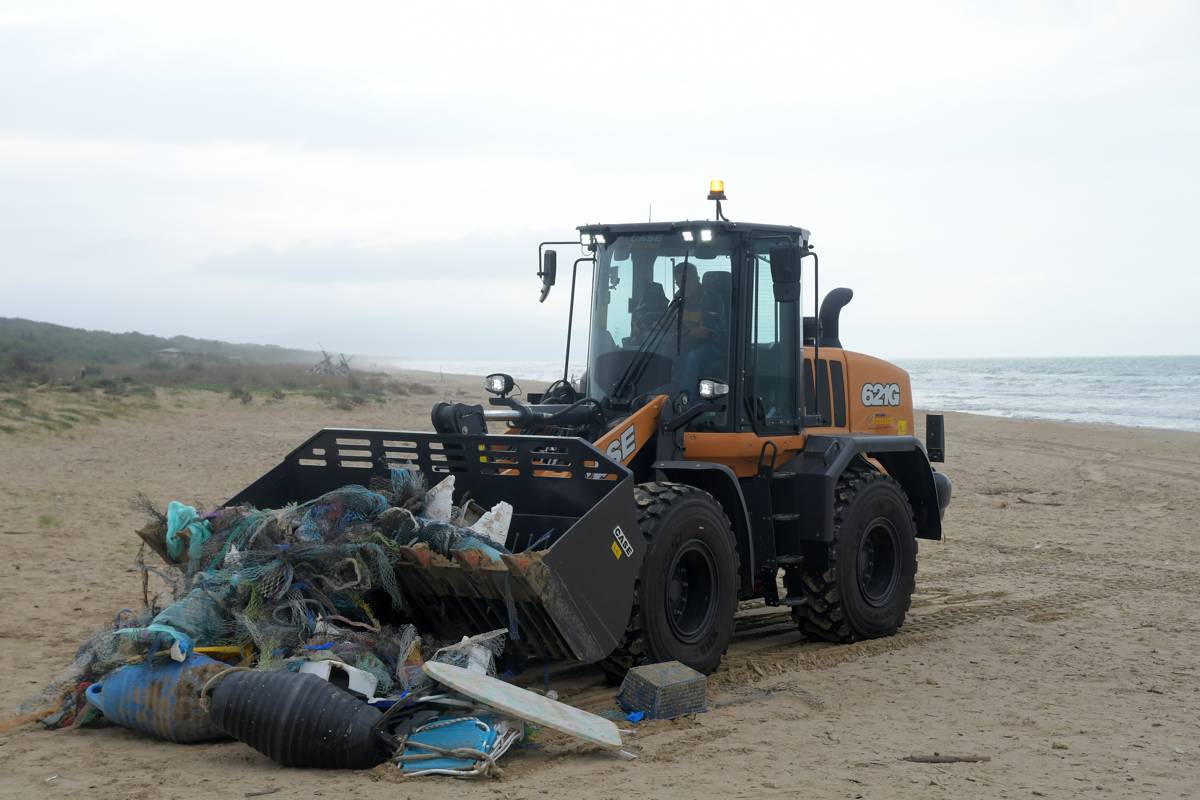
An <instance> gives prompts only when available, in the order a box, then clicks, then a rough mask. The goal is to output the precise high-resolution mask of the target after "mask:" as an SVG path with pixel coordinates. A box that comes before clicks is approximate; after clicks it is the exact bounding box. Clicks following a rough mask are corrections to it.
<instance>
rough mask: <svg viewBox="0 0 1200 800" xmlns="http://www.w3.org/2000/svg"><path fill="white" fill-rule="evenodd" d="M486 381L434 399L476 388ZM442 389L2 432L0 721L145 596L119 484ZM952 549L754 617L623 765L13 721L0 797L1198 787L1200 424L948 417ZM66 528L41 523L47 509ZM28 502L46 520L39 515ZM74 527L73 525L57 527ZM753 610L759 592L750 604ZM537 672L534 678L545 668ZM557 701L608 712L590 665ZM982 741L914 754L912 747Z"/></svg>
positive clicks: (180, 486)
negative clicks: (168, 739)
mask: <svg viewBox="0 0 1200 800" xmlns="http://www.w3.org/2000/svg"><path fill="white" fill-rule="evenodd" d="M478 386H479V382H478V379H476V378H461V379H460V378H443V379H442V380H441V383H440V384H438V389H439V394H442V395H445V396H447V397H449V398H450V399H463V398H467V397H475V396H477V394H478V390H477V387H478ZM437 399H439V397H438V396H434V397H412V398H399V399H395V400H389V401H388V403H387V404H384V405H377V404H370V405H368V406H365V407H362V408H358V409H355V410H354V411H350V412H346V411H337V410H333V409H330V408H327V407H325V406H324V405H322V404H321V403H320V402H318V401H317V400H315V399H312V398H305V397H299V396H289V397H288V398H287V399H286V400H285V401H283V402H282V403H280V404H277V405H264V404H263V403H262V402H261V401H257V402H255V403H253V404H251V405H246V406H243V405H241V404H240V403H238V402H236V401H232V400H228V399H226V398H225V397H224V396H222V395H218V394H215V393H201V392H192V393H180V394H167V393H165V392H160V394H159V401H158V402H159V406H160V408H158V409H157V410H141V411H138V412H137V413H135V414H129V415H123V416H120V417H117V418H114V419H106V420H102V421H100V422H97V423H94V424H87V425H81V426H79V427H77V428H74V429H72V430H71V431H68V432H65V433H58V434H44V435H38V434H34V433H18V434H13V435H3V436H0V554H2V555H0V717H3V716H6V715H7V714H8V713H9V712H10V711H12V710H14V709H15V706H16V705H17V704H18V703H19V702H20V701H22V700H23V699H25V698H26V697H27V696H29V695H30V694H31V693H33V692H35V691H37V690H38V689H39V688H40V687H42V686H44V685H45V684H46V682H47V681H48V680H49V679H51V678H52V677H53V676H54V675H56V674H57V673H59V672H60V671H61V670H62V669H63V668H65V667H66V665H67V664H68V663H69V662H70V660H71V658H72V655H73V652H74V649H75V647H76V646H77V644H78V643H79V642H80V641H81V640H82V639H84V638H85V637H86V636H88V635H89V634H90V633H92V632H93V631H94V630H96V629H97V628H99V627H101V626H103V625H105V624H106V623H107V622H108V621H109V620H111V619H112V616H113V614H114V612H116V611H117V610H119V609H121V608H124V607H131V606H136V605H138V604H139V603H140V601H141V585H140V579H139V575H138V573H137V571H136V570H135V568H134V566H133V560H134V557H135V555H136V552H137V549H138V544H139V540H138V539H137V537H136V536H135V535H134V533H133V531H134V529H135V528H137V527H138V526H140V524H141V523H142V518H141V516H140V514H139V512H137V511H136V510H134V509H133V508H132V507H131V503H130V499H131V498H132V497H133V496H134V495H135V494H136V493H138V492H145V493H146V494H147V495H148V496H149V497H150V498H151V499H153V500H154V501H155V502H156V503H157V504H159V505H165V504H166V502H167V501H168V500H170V499H182V500H186V501H192V502H199V503H203V504H206V505H208V506H210V507H211V506H214V505H217V504H219V503H220V502H221V501H223V500H224V499H226V498H227V497H228V496H230V495H231V494H233V493H234V492H236V491H237V490H239V489H241V488H242V487H243V486H245V485H246V484H248V483H249V482H250V481H251V480H253V479H254V478H256V477H257V476H258V475H260V474H261V473H262V472H264V471H266V470H267V469H268V468H270V467H271V466H273V465H274V464H275V463H277V462H278V461H279V460H280V459H281V457H282V456H283V455H284V454H286V453H287V452H288V451H289V450H291V449H292V448H293V447H295V446H296V445H297V444H299V443H300V442H301V441H303V440H304V439H305V438H306V437H307V436H308V435H310V434H311V433H312V432H313V431H315V430H316V429H317V428H319V427H321V426H326V425H331V426H332V425H340V426H348V427H395V428H413V427H415V428H421V429H425V428H427V427H428V411H429V406H430V404H431V402H432V401H434V400H437ZM946 431H947V434H946V436H947V454H948V455H947V458H948V460H947V462H946V464H945V466H944V469H945V471H946V472H947V473H948V474H949V475H950V476H951V477H952V478H953V480H954V499H953V502H952V503H951V506H950V510H949V512H948V513H947V516H946V520H945V528H946V534H947V535H946V541H944V542H940V543H939V542H921V552H920V571H919V574H918V578H917V595H916V597H915V599H914V602H913V608H912V612H911V614H910V616H909V618H908V621H907V623H906V624H905V626H904V628H903V630H902V631H901V632H900V634H898V635H897V636H894V637H891V638H888V639H880V640H874V641H868V642H862V643H859V644H854V645H846V646H830V645H823V644H812V643H804V642H802V641H801V637H800V636H799V634H798V633H797V632H796V631H795V629H794V628H793V626H792V625H791V624H790V622H789V621H788V618H787V617H786V616H784V615H781V614H780V613H779V612H778V611H776V610H772V609H763V608H761V607H758V608H755V607H747V608H746V609H745V610H744V611H743V612H742V618H741V619H740V621H739V630H738V633H737V634H736V638H735V641H734V643H733V645H732V647H731V649H730V651H729V653H728V654H727V656H726V659H725V662H724V664H723V666H722V669H721V670H720V671H719V672H718V673H717V674H716V675H714V676H713V678H712V679H711V681H710V687H711V688H710V702H712V704H713V705H714V706H715V707H714V709H713V710H711V711H709V712H708V713H706V714H701V715H698V716H696V717H695V718H690V719H682V720H677V721H674V722H651V723H644V724H642V725H639V726H638V728H637V732H636V734H635V735H632V736H629V737H627V741H628V743H629V747H630V749H631V750H633V751H635V752H636V753H638V754H639V756H640V758H639V759H638V760H636V761H633V762H624V761H619V760H617V759H615V758H612V757H609V756H605V755H602V754H600V753H597V752H594V751H592V750H590V749H589V748H587V747H583V746H578V745H576V744H574V743H572V742H570V741H567V740H564V739H562V738H560V737H556V736H550V735H545V734H543V735H540V736H539V737H538V739H537V742H538V743H539V747H538V748H537V749H530V750H525V751H521V752H515V753H513V754H512V755H510V756H509V757H508V758H506V759H505V761H504V766H505V768H506V773H505V775H504V777H503V778H502V779H500V780H495V781H485V782H480V783H475V784H464V783H460V782H456V781H452V780H450V779H421V780H419V781H409V782H402V781H400V780H399V779H397V778H396V777H395V775H394V772H393V771H391V770H390V768H389V767H387V766H383V767H380V768H377V769H376V770H373V771H370V772H366V773H332V772H325V773H322V772H315V771H308V770H287V769H283V768H281V767H277V766H276V765H274V764H273V763H272V762H270V761H269V760H267V759H266V758H265V757H263V756H260V755H259V754H257V753H256V752H254V751H253V750H251V749H249V748H248V747H246V746H245V745H242V744H239V743H236V742H229V743H220V744H204V745H191V746H183V745H174V744H169V743H165V742H160V741H155V740H152V739H149V738H146V737H143V736H140V735H138V734H135V733H132V732H129V731H126V730H123V729H120V728H115V727H110V728H104V729H94V730H70V731H58V732H48V731H45V730H43V729H41V728H40V727H38V726H27V727H25V728H22V729H19V730H16V731H12V732H9V733H7V734H0V765H3V769H2V770H0V797H22V798H28V797H49V796H54V797H86V798H93V799H95V800H99V799H101V798H143V799H145V800H151V799H152V798H201V797H203V798H212V797H243V796H247V794H248V793H253V792H265V791H267V790H271V789H276V788H278V789H279V791H278V792H275V793H274V794H271V795H270V796H271V797H272V798H280V800H283V798H298V797H314V796H323V797H354V798H376V797H378V798H401V797H422V798H442V797H446V798H449V797H454V798H462V797H470V796H478V797H503V798H540V797H581V798H631V797H663V798H680V799H682V798H693V797H697V796H709V797H714V798H715V797H761V796H784V795H789V796H799V795H806V794H810V795H812V796H815V797H847V798H858V797H862V798H885V797H920V798H931V797H933V798H936V797H947V798H961V797H1018V798H1019V797H1052V798H1059V797H1075V796H1080V797H1084V796H1086V797H1096V796H1128V797H1186V796H1191V795H1192V794H1193V793H1195V792H1198V791H1200V789H1198V788H1197V787H1198V786H1200V737H1197V735H1196V733H1197V727H1196V726H1197V719H1200V658H1198V656H1197V653H1200V605H1198V604H1197V602H1196V594H1197V590H1200V538H1198V536H1200V532H1198V531H1197V523H1196V520H1197V519H1198V518H1200V434H1187V433H1175V432H1169V431H1157V430H1133V429H1123V428H1115V427H1097V426H1086V425H1073V424H1064V423H1049V422H1034V421H1016V420H1008V419H995V418H987V417H976V416H967V415H962V414H949V415H947V418H946ZM45 515H49V516H50V517H53V518H54V519H53V520H50V519H47V518H45ZM39 518H41V521H40V522H39ZM55 523H59V524H57V525H56V524H55ZM748 605H750V606H752V605H753V604H748ZM528 681H529V682H530V683H538V684H540V682H541V677H540V674H539V675H537V676H533V677H530V678H529V679H528ZM552 685H553V686H554V687H555V688H557V689H558V690H559V692H560V693H561V694H562V696H563V699H564V700H568V701H570V702H574V703H577V704H579V705H581V706H583V707H585V708H589V709H592V710H602V709H608V708H612V707H613V705H612V703H613V690H611V689H606V688H605V687H604V686H603V684H602V681H601V678H600V675H599V673H598V672H597V671H596V670H594V669H592V668H581V667H578V666H575V667H558V668H556V669H555V671H554V673H553V677H552ZM935 752H936V753H942V754H959V755H973V756H986V757H987V758H989V759H990V760H988V761H985V762H979V763H957V764H925V763H912V762H910V761H906V760H904V759H905V757H906V756H909V755H912V754H924V755H929V754H933V753H935Z"/></svg>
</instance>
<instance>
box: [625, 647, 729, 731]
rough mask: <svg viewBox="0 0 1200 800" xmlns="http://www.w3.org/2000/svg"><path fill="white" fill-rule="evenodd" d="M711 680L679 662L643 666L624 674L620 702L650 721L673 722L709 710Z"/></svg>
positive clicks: (627, 708) (628, 709)
mask: <svg viewBox="0 0 1200 800" xmlns="http://www.w3.org/2000/svg"><path fill="white" fill-rule="evenodd" d="M707 693H708V678H707V677H706V676H704V675H703V674H702V673H699V672H697V671H696V670H694V669H692V668H691V667H689V666H686V665H684V664H681V663H679V662H678V661H664V662H662V663H661V664H643V665H642V666H640V667H634V668H633V669H631V670H629V672H628V673H627V674H626V675H625V680H624V682H623V683H622V684H621V693H620V694H619V695H617V702H618V703H619V704H620V705H621V708H623V709H625V710H626V711H643V712H645V714H646V716H647V717H648V718H650V719H673V718H675V717H680V716H683V715H684V714H698V713H700V712H702V711H707V710H708V703H707Z"/></svg>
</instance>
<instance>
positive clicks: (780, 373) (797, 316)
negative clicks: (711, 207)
mask: <svg viewBox="0 0 1200 800" xmlns="http://www.w3.org/2000/svg"><path fill="white" fill-rule="evenodd" d="M579 231H580V238H581V242H582V244H583V245H584V247H586V248H587V249H588V250H589V251H590V253H591V255H592V257H594V258H595V270H594V279H593V290H592V301H591V315H590V316H591V320H590V327H589V338H588V357H587V371H586V373H585V378H584V382H583V385H582V386H581V387H580V388H581V390H582V392H583V393H584V394H585V395H586V396H588V397H591V398H593V399H595V400H597V401H599V402H600V403H601V404H603V405H604V406H605V407H606V408H607V409H610V410H612V411H614V412H618V413H619V412H620V411H621V410H622V409H630V408H635V407H637V405H638V404H639V403H641V402H643V401H644V400H645V398H647V397H653V396H656V395H666V396H667V397H668V398H669V413H671V414H673V415H679V414H684V413H686V412H687V411H688V410H689V409H695V408H696V406H697V404H700V403H703V402H705V400H706V399H707V398H704V397H701V392H700V391H699V382H700V381H702V380H703V381H711V382H713V383H714V384H716V385H718V386H720V387H721V390H722V391H724V387H728V392H727V394H724V395H723V397H722V398H721V399H720V402H716V403H713V404H712V405H713V406H714V407H713V408H712V409H711V410H708V411H704V412H703V413H700V414H698V415H696V416H695V418H694V419H692V420H691V421H690V422H689V423H688V426H687V428H688V429H689V430H696V431H704V430H707V431H757V432H759V433H760V434H762V435H773V434H779V433H788V432H792V431H796V430H799V428H800V427H801V424H802V420H803V415H804V407H803V401H804V397H803V394H802V392H801V391H800V387H801V386H802V381H801V379H800V374H801V363H802V358H803V354H802V335H803V322H802V312H801V302H800V297H799V272H798V267H799V261H798V259H799V254H800V252H801V248H804V247H806V246H807V242H808V231H806V230H804V229H802V228H794V227H788V226H774V225H755V224H747V223H730V222H723V221H721V222H704V221H701V222H674V223H646V224H635V225H603V226H584V227H581V228H580V229H579ZM789 249H790V250H792V251H795V252H793V253H792V254H791V255H792V256H793V257H794V260H792V262H791V263H790V269H791V274H790V275H784V274H781V266H783V265H782V264H781V262H782V261H785V260H788V259H785V258H783V256H782V255H781V253H782V252H783V251H786V250H789ZM773 262H774V263H773ZM781 279H782V280H781ZM784 283H787V284H788V289H787V291H785V292H784V294H783V295H780V294H779V293H780V291H781V290H782V287H783V284H784ZM781 296H782V297H784V298H785V299H783V300H781V299H779V298H780V297H781Z"/></svg>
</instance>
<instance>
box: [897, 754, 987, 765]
mask: <svg viewBox="0 0 1200 800" xmlns="http://www.w3.org/2000/svg"><path fill="white" fill-rule="evenodd" d="M904 760H905V761H915V762H916V763H918V764H964V763H966V764H970V763H974V762H977V761H991V760H992V757H991V756H951V755H942V754H941V753H934V754H933V755H931V756H922V755H911V756H905V757H904Z"/></svg>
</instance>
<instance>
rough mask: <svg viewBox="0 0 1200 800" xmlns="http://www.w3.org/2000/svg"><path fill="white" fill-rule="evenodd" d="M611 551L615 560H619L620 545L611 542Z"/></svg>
mask: <svg viewBox="0 0 1200 800" xmlns="http://www.w3.org/2000/svg"><path fill="white" fill-rule="evenodd" d="M612 551H613V558H615V559H616V560H617V561H620V560H621V545H619V544H617V543H616V542H613V543H612Z"/></svg>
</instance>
